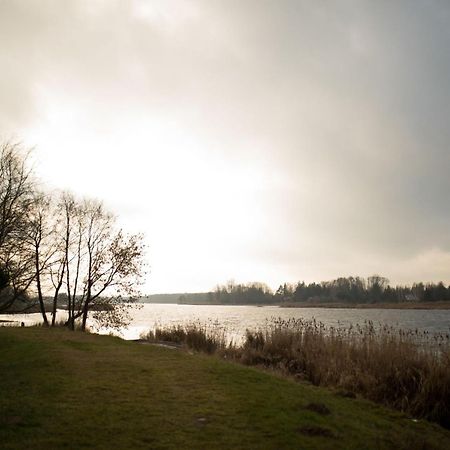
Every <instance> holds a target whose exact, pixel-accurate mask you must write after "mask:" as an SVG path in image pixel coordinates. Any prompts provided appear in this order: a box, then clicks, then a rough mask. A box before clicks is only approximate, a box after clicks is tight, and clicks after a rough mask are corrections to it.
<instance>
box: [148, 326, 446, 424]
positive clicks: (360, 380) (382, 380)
mask: <svg viewBox="0 0 450 450" xmlns="http://www.w3.org/2000/svg"><path fill="white" fill-rule="evenodd" d="M145 338H146V339H149V340H150V341H153V342H155V341H169V342H176V343H178V344H182V345H184V346H186V347H188V348H190V349H192V350H195V351H203V352H206V353H210V354H211V353H216V354H218V355H219V356H221V357H226V358H228V359H234V360H236V361H238V362H241V363H243V364H246V365H258V366H263V367H266V368H271V369H274V370H277V371H280V372H282V373H284V374H289V375H292V376H294V377H295V378H296V379H299V380H305V381H308V382H311V383H312V384H314V385H318V386H328V387H333V388H336V390H337V391H338V392H341V393H343V394H344V395H354V394H359V395H361V396H362V397H364V398H367V399H370V400H373V401H375V402H378V403H381V404H384V405H388V406H390V407H393V408H395V409H398V410H400V411H404V412H406V413H408V414H410V415H411V416H412V417H415V418H424V419H427V420H430V421H434V422H437V423H439V424H441V425H442V426H444V427H446V428H450V337H449V334H448V333H444V334H442V333H441V334H430V333H427V332H421V331H419V330H402V329H398V328H395V327H391V326H385V325H382V324H378V325H377V326H376V325H374V324H373V323H372V322H370V321H367V322H365V323H364V324H362V325H355V326H350V327H344V326H340V327H327V326H325V325H324V324H323V323H321V322H319V321H316V320H303V319H290V320H283V319H275V318H274V319H272V320H271V321H268V322H267V323H266V325H265V326H264V327H262V328H261V329H258V330H247V332H246V335H245V339H244V341H243V343H242V344H240V345H236V344H233V343H232V342H229V341H228V339H227V333H226V330H225V329H224V328H223V327H219V326H218V324H216V325H212V324H211V323H209V324H202V323H200V322H194V323H190V324H185V325H173V326H170V327H166V328H163V327H157V328H156V329H155V330H154V331H151V332H149V333H147V335H146V336H145Z"/></svg>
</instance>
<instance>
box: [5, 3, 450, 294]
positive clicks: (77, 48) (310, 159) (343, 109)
mask: <svg viewBox="0 0 450 450" xmlns="http://www.w3.org/2000/svg"><path fill="white" fill-rule="evenodd" d="M449 24H450V3H449V2H448V1H445V0H442V1H437V0H436V1H432V0H430V1H414V0H405V1H401V0H398V1H395V2H392V1H388V0H380V1H369V0H368V1H365V0H341V1H331V0H330V1H325V0H314V1H313V0H308V1H302V0H296V1H290V0H278V1H268V0H222V1H215V0H116V1H114V0H64V1H61V0H53V1H50V0H0V67H1V70H0V138H1V139H2V140H5V139H13V140H20V141H21V142H22V143H23V145H24V146H26V147H30V148H31V147H33V154H32V158H33V161H34V166H35V170H36V173H37V174H38V176H39V177H40V179H41V180H43V182H45V183H46V184H47V185H48V186H49V187H50V189H70V190H72V191H74V192H75V193H77V194H78V195H80V196H88V197H94V198H98V199H102V200H103V201H104V202H105V204H106V205H107V206H108V207H109V208H110V209H111V210H112V211H113V212H114V213H115V214H117V216H118V220H119V223H120V225H121V226H123V227H124V228H125V229H126V230H128V231H130V232H143V233H145V240H146V244H147V261H148V269H149V274H148V276H147V281H146V283H145V285H144V291H145V292H146V293H161V292H196V291H206V290H210V289H212V288H214V286H215V285H216V284H218V283H224V282H226V281H227V280H230V279H233V280H235V281H236V282H251V281H260V282H266V283H267V284H269V286H271V287H272V288H276V287H277V286H278V284H280V283H282V282H296V281H299V280H305V281H307V282H310V281H322V280H330V279H333V278H336V277H339V276H349V275H359V276H364V277H365V276H369V275H372V274H375V273H377V274H381V275H383V276H386V277H387V278H389V279H390V280H391V282H392V283H393V284H397V283H398V284H408V283H412V282H414V281H420V280H421V281H435V282H436V281H440V280H442V281H444V282H445V283H449V282H450V232H449V230H450V176H449V172H450V148H449V143H450V127H449V122H448V120H449V117H450V26H449Z"/></svg>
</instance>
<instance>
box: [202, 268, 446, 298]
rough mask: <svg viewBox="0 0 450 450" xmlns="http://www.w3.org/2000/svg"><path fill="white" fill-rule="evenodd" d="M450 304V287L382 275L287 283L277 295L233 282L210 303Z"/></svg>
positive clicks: (265, 288)
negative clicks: (397, 281) (403, 282)
mask: <svg viewBox="0 0 450 450" xmlns="http://www.w3.org/2000/svg"><path fill="white" fill-rule="evenodd" d="M408 301H410V302H437V301H450V285H449V286H447V287H446V286H445V285H444V283H442V282H439V283H427V284H424V283H414V284H413V285H412V286H391V285H390V284H389V280H388V279H387V278H385V277H382V276H380V275H372V276H370V277H368V278H362V277H340V278H336V279H335V280H331V281H322V282H320V283H316V282H312V283H305V282H304V281H300V282H298V283H295V284H292V283H284V284H281V285H280V286H279V287H278V289H277V290H276V291H275V292H273V291H272V290H271V289H270V288H269V287H268V286H267V285H265V284H263V283H247V284H239V283H234V282H233V281H229V282H228V283H226V284H224V285H218V286H217V287H216V288H215V290H214V291H212V292H209V293H208V303H219V304H232V305H239V304H241V305H252V304H258V305H264V304H277V303H302V302H303V303H318V304H319V303H352V304H361V303H401V302H408Z"/></svg>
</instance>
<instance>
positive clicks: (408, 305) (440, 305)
mask: <svg viewBox="0 0 450 450" xmlns="http://www.w3.org/2000/svg"><path fill="white" fill-rule="evenodd" d="M280 307H281V308H336V309H342V308H346V309H422V310H429V309H446V310H448V309H450V302H429V303H425V302H403V303H332V302H329V303H309V302H292V303H288V302H286V303H282V304H281V305H280Z"/></svg>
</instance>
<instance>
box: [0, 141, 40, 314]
mask: <svg viewBox="0 0 450 450" xmlns="http://www.w3.org/2000/svg"><path fill="white" fill-rule="evenodd" d="M34 191H35V183H34V180H33V174H32V170H31V168H30V164H29V160H28V154H27V153H25V152H24V151H23V149H22V148H21V146H20V144H14V143H11V142H4V143H3V144H1V145H0V272H1V273H2V279H3V282H2V285H1V286H0V311H5V310H7V309H8V308H10V307H11V306H12V305H13V303H14V302H15V301H16V300H17V299H18V298H21V297H24V296H25V295H26V291H27V289H28V288H29V287H30V285H31V284H32V282H33V281H34V271H33V258H32V255H31V254H30V253H29V252H28V248H27V246H26V242H25V241H26V240H25V237H26V234H27V232H28V230H29V225H30V222H29V218H28V211H29V208H30V207H31V206H32V204H33V201H34Z"/></svg>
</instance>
